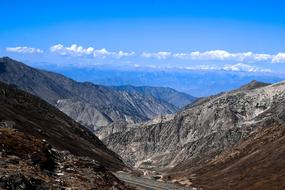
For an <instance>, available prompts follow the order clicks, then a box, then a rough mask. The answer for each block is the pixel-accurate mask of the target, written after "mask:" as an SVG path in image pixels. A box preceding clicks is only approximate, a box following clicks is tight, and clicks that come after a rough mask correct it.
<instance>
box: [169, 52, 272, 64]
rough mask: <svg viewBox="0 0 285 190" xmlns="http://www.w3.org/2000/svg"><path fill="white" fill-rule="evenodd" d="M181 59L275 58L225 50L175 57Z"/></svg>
mask: <svg viewBox="0 0 285 190" xmlns="http://www.w3.org/2000/svg"><path fill="white" fill-rule="evenodd" d="M173 56H174V57H176V58H179V59H193V60H220V61H224V60H232V61H268V60H271V59H272V58H273V56H272V55H269V54H254V53H252V52H243V53H230V52H228V51H225V50H211V51H205V52H199V51H194V52H191V53H176V54H174V55H173Z"/></svg>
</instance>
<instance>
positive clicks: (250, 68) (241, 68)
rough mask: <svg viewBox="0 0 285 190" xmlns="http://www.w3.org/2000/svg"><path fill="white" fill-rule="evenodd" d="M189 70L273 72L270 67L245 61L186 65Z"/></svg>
mask: <svg viewBox="0 0 285 190" xmlns="http://www.w3.org/2000/svg"><path fill="white" fill-rule="evenodd" d="M185 69H187V70H209V71H219V70H220V71H233V72H262V73H263V72H271V70H270V69H264V68H260V67H255V66H251V65H247V64H244V63H237V64H232V65H224V66H213V65H195V66H191V67H185Z"/></svg>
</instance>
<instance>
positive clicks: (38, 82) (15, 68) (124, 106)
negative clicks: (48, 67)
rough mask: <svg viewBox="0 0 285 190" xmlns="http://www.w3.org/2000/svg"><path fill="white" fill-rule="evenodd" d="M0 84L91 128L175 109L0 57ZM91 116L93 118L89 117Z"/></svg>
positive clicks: (149, 98)
mask: <svg viewBox="0 0 285 190" xmlns="http://www.w3.org/2000/svg"><path fill="white" fill-rule="evenodd" d="M0 81H2V82H5V83H8V84H14V85H17V86H18V87H19V88H20V89H22V90H24V91H27V92H29V93H32V94H34V95H37V96H39V97H41V98H42V99H44V100H46V101H47V102H49V103H51V104H52V105H56V106H58V108H59V109H61V110H62V111H64V112H65V113H66V114H68V115H69V116H71V117H72V118H73V119H75V120H76V121H79V122H81V123H82V124H84V125H87V126H90V127H92V128H96V127H99V126H102V125H105V124H109V123H111V122H113V121H119V120H123V121H127V122H130V123H136V122H142V121H146V120H148V119H150V118H153V117H155V116H157V115H161V114H169V113H173V112H175V111H176V110H177V107H176V106H174V105H172V104H171V103H168V102H166V101H164V100H162V99H158V98H156V97H154V96H150V95H145V94H142V93H139V92H132V93H130V92H128V91H122V90H115V89H114V88H111V87H107V86H102V85H95V84H92V83H89V82H84V83H80V82H76V81H74V80H71V79H69V78H66V77H64V76H63V75H60V74H56V73H53V72H47V71H43V70H38V69H34V68H31V67H29V66H27V65H24V64H23V63H20V62H17V61H15V60H12V59H10V58H8V57H4V58H0ZM91 114H95V115H93V117H91V116H92V115H91ZM94 118H96V119H94Z"/></svg>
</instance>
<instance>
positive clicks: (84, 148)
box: [0, 83, 126, 170]
mask: <svg viewBox="0 0 285 190" xmlns="http://www.w3.org/2000/svg"><path fill="white" fill-rule="evenodd" d="M0 105H1V110H0V127H1V128H12V129H16V130H17V131H19V132H21V133H23V134H28V135H30V136H32V138H35V139H45V141H46V142H48V143H49V144H51V145H52V146H53V147H54V148H56V149H58V150H64V151H69V152H70V153H71V154H74V155H76V156H87V157H90V158H91V159H94V160H96V161H97V162H98V163H100V165H101V166H103V167H106V168H108V169H110V170H122V169H124V168H126V166H125V165H124V163H123V162H122V160H121V159H120V157H119V156H118V155H117V154H115V153H114V152H112V151H110V150H109V149H107V147H106V146H105V145H104V144H103V143H102V142H101V141H100V140H99V139H98V138H97V137H96V136H95V135H94V134H93V133H92V132H91V131H90V130H88V129H86V128H85V127H83V126H82V125H80V124H78V123H76V122H75V121H74V120H72V119H71V118H70V117H68V116H67V115H66V114H64V113H62V112H61V111H59V110H58V109H57V108H55V107H53V106H51V105H50V104H48V103H47V102H45V101H43V100H41V99H40V98H38V97H36V96H33V95H31V94H29V93H26V92H24V91H22V90H19V89H17V88H15V87H11V86H8V85H6V84H4V83H0ZM1 139H2V138H1ZM10 140H12V139H10ZM15 140H16V139H14V141H15ZM20 146H21V145H20ZM27 146H28V145H27ZM12 148H13V147H12ZM31 154H32V152H31Z"/></svg>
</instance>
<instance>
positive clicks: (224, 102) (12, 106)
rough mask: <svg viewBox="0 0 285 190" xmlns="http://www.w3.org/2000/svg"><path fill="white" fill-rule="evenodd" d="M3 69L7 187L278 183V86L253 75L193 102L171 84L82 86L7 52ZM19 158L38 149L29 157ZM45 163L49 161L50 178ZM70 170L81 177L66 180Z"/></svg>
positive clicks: (284, 95) (284, 89)
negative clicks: (236, 85) (252, 78)
mask: <svg viewBox="0 0 285 190" xmlns="http://www.w3.org/2000/svg"><path fill="white" fill-rule="evenodd" d="M0 66H1V67H0V68H2V69H1V71H0V80H1V81H3V82H5V83H8V84H4V83H1V84H0V87H1V88H0V90H1V91H0V92H1V93H0V95H1V97H0V101H1V112H0V119H1V120H0V129H1V133H0V134H1V139H2V141H1V139H0V141H1V144H2V146H4V147H6V148H4V149H3V150H2V153H1V160H2V162H1V164H2V165H3V166H5V167H8V168H11V169H4V170H3V169H2V173H3V174H4V173H5V176H9V177H8V178H7V177H4V175H3V176H2V177H1V176H0V182H1V184H3V185H2V186H3V187H5V188H6V187H8V186H9V184H10V182H9V181H11V180H12V181H13V179H15V178H17V179H18V178H19V180H20V181H21V183H20V185H21V184H25V185H27V186H33V184H34V182H33V180H34V178H31V176H32V174H34V175H35V174H36V175H35V176H34V177H35V178H36V180H37V183H39V184H38V185H41V186H43V187H44V188H46V187H49V186H50V185H51V183H56V184H58V187H61V186H62V187H69V186H73V187H75V184H74V182H75V181H76V183H77V185H78V188H88V187H91V186H94V185H95V184H97V185H99V186H98V188H99V187H100V186H102V187H103V186H104V187H105V188H107V187H108V188H111V187H112V186H113V187H116V188H118V189H127V188H129V189H132V188H138V189H229V188H230V189H244V188H247V189H257V188H262V189H271V188H272V187H274V188H276V189H282V188H283V187H284V185H285V184H284V183H283V181H284V179H285V178H284V176H285V173H284V172H285V170H283V166H284V164H285V163H283V160H284V150H283V149H284V146H285V144H284V142H283V140H284V134H285V133H284V123H285V117H284V113H285V112H284V111H285V110H284V108H285V104H284V103H285V83H284V82H279V83H275V84H269V83H262V82H258V81H252V82H250V83H248V84H245V85H243V86H241V87H240V88H238V89H236V90H233V91H229V92H223V93H220V94H217V95H214V96H209V97H203V98H194V97H192V96H190V95H187V94H185V93H180V92H177V91H175V90H173V89H169V88H158V87H133V86H120V87H114V86H112V87H108V86H100V85H95V84H92V83H88V82H86V83H79V82H76V81H73V80H72V79H68V78H66V77H64V76H62V75H59V74H56V73H51V72H48V71H42V70H37V69H34V68H32V67H29V66H27V65H24V64H23V63H20V62H17V61H15V60H12V59H10V58H6V57H5V58H2V59H0ZM31 73H32V75H31ZM37 77H38V78H37ZM35 80H39V81H37V82H33V81H35ZM30 93H31V94H30ZM32 94H33V95H32ZM186 102H189V103H186ZM77 122H78V123H77ZM14 138H18V140H17V142H18V141H19V142H18V143H20V144H21V143H22V144H23V145H22V151H23V153H22V152H21V151H19V150H18V147H20V145H19V144H15V143H12V142H13V140H12V139H14ZM99 139H100V140H99ZM3 140H4V141H3ZM29 141H32V142H29ZM43 142H44V143H43ZM29 143H32V144H34V143H36V144H35V146H36V147H43V148H42V149H43V150H42V151H43V152H37V151H38V150H37V151H36V152H35V149H37V148H36V147H35V148H33V147H29V146H28V144H29ZM45 143H47V144H46V145H45ZM45 146H48V147H49V148H48V149H45V148H44V147H45ZM25 154H28V155H34V154H36V158H35V159H36V160H37V161H36V163H33V160H34V158H33V157H31V156H28V157H26V156H25ZM30 159H32V162H31V161H30ZM47 161H48V162H47ZM8 163H9V165H7V164H8ZM18 163H19V164H20V165H19V164H18ZM70 164H72V165H74V164H75V165H74V166H72V167H71V166H70ZM16 165H19V167H20V174H19V175H18V176H14V175H12V174H13V172H14V169H12V168H15V167H16ZM37 165H38V166H37ZM45 165H47V166H45ZM17 167H18V166H17ZM42 167H52V169H48V170H49V172H50V173H51V176H46V175H47V174H46V171H45V170H46V169H43V168H42ZM90 167H91V168H93V169H92V170H90ZM28 168H29V169H28ZM241 168H246V169H244V170H241ZM75 171H76V172H75ZM122 171H123V172H122ZM249 171H250V172H249ZM74 175H76V176H78V175H79V176H82V177H83V176H85V178H84V179H82V178H76V179H74V180H71V181H70V180H69V178H70V177H72V176H74ZM102 175H103V176H104V177H103V178H102ZM60 176H61V177H60ZM95 176H97V177H95ZM98 176H101V177H98ZM94 177H95V178H96V179H97V178H98V181H96V180H95V181H92V179H93V178H94ZM99 178H100V180H99ZM244 179H248V181H244ZM82 180H83V181H85V182H83V181H82ZM92 184H93V185H92ZM100 184H101V185H100ZM14 185H17V184H14ZM95 186H96V185H95ZM108 188H107V189H108ZM103 189H104V188H103Z"/></svg>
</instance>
